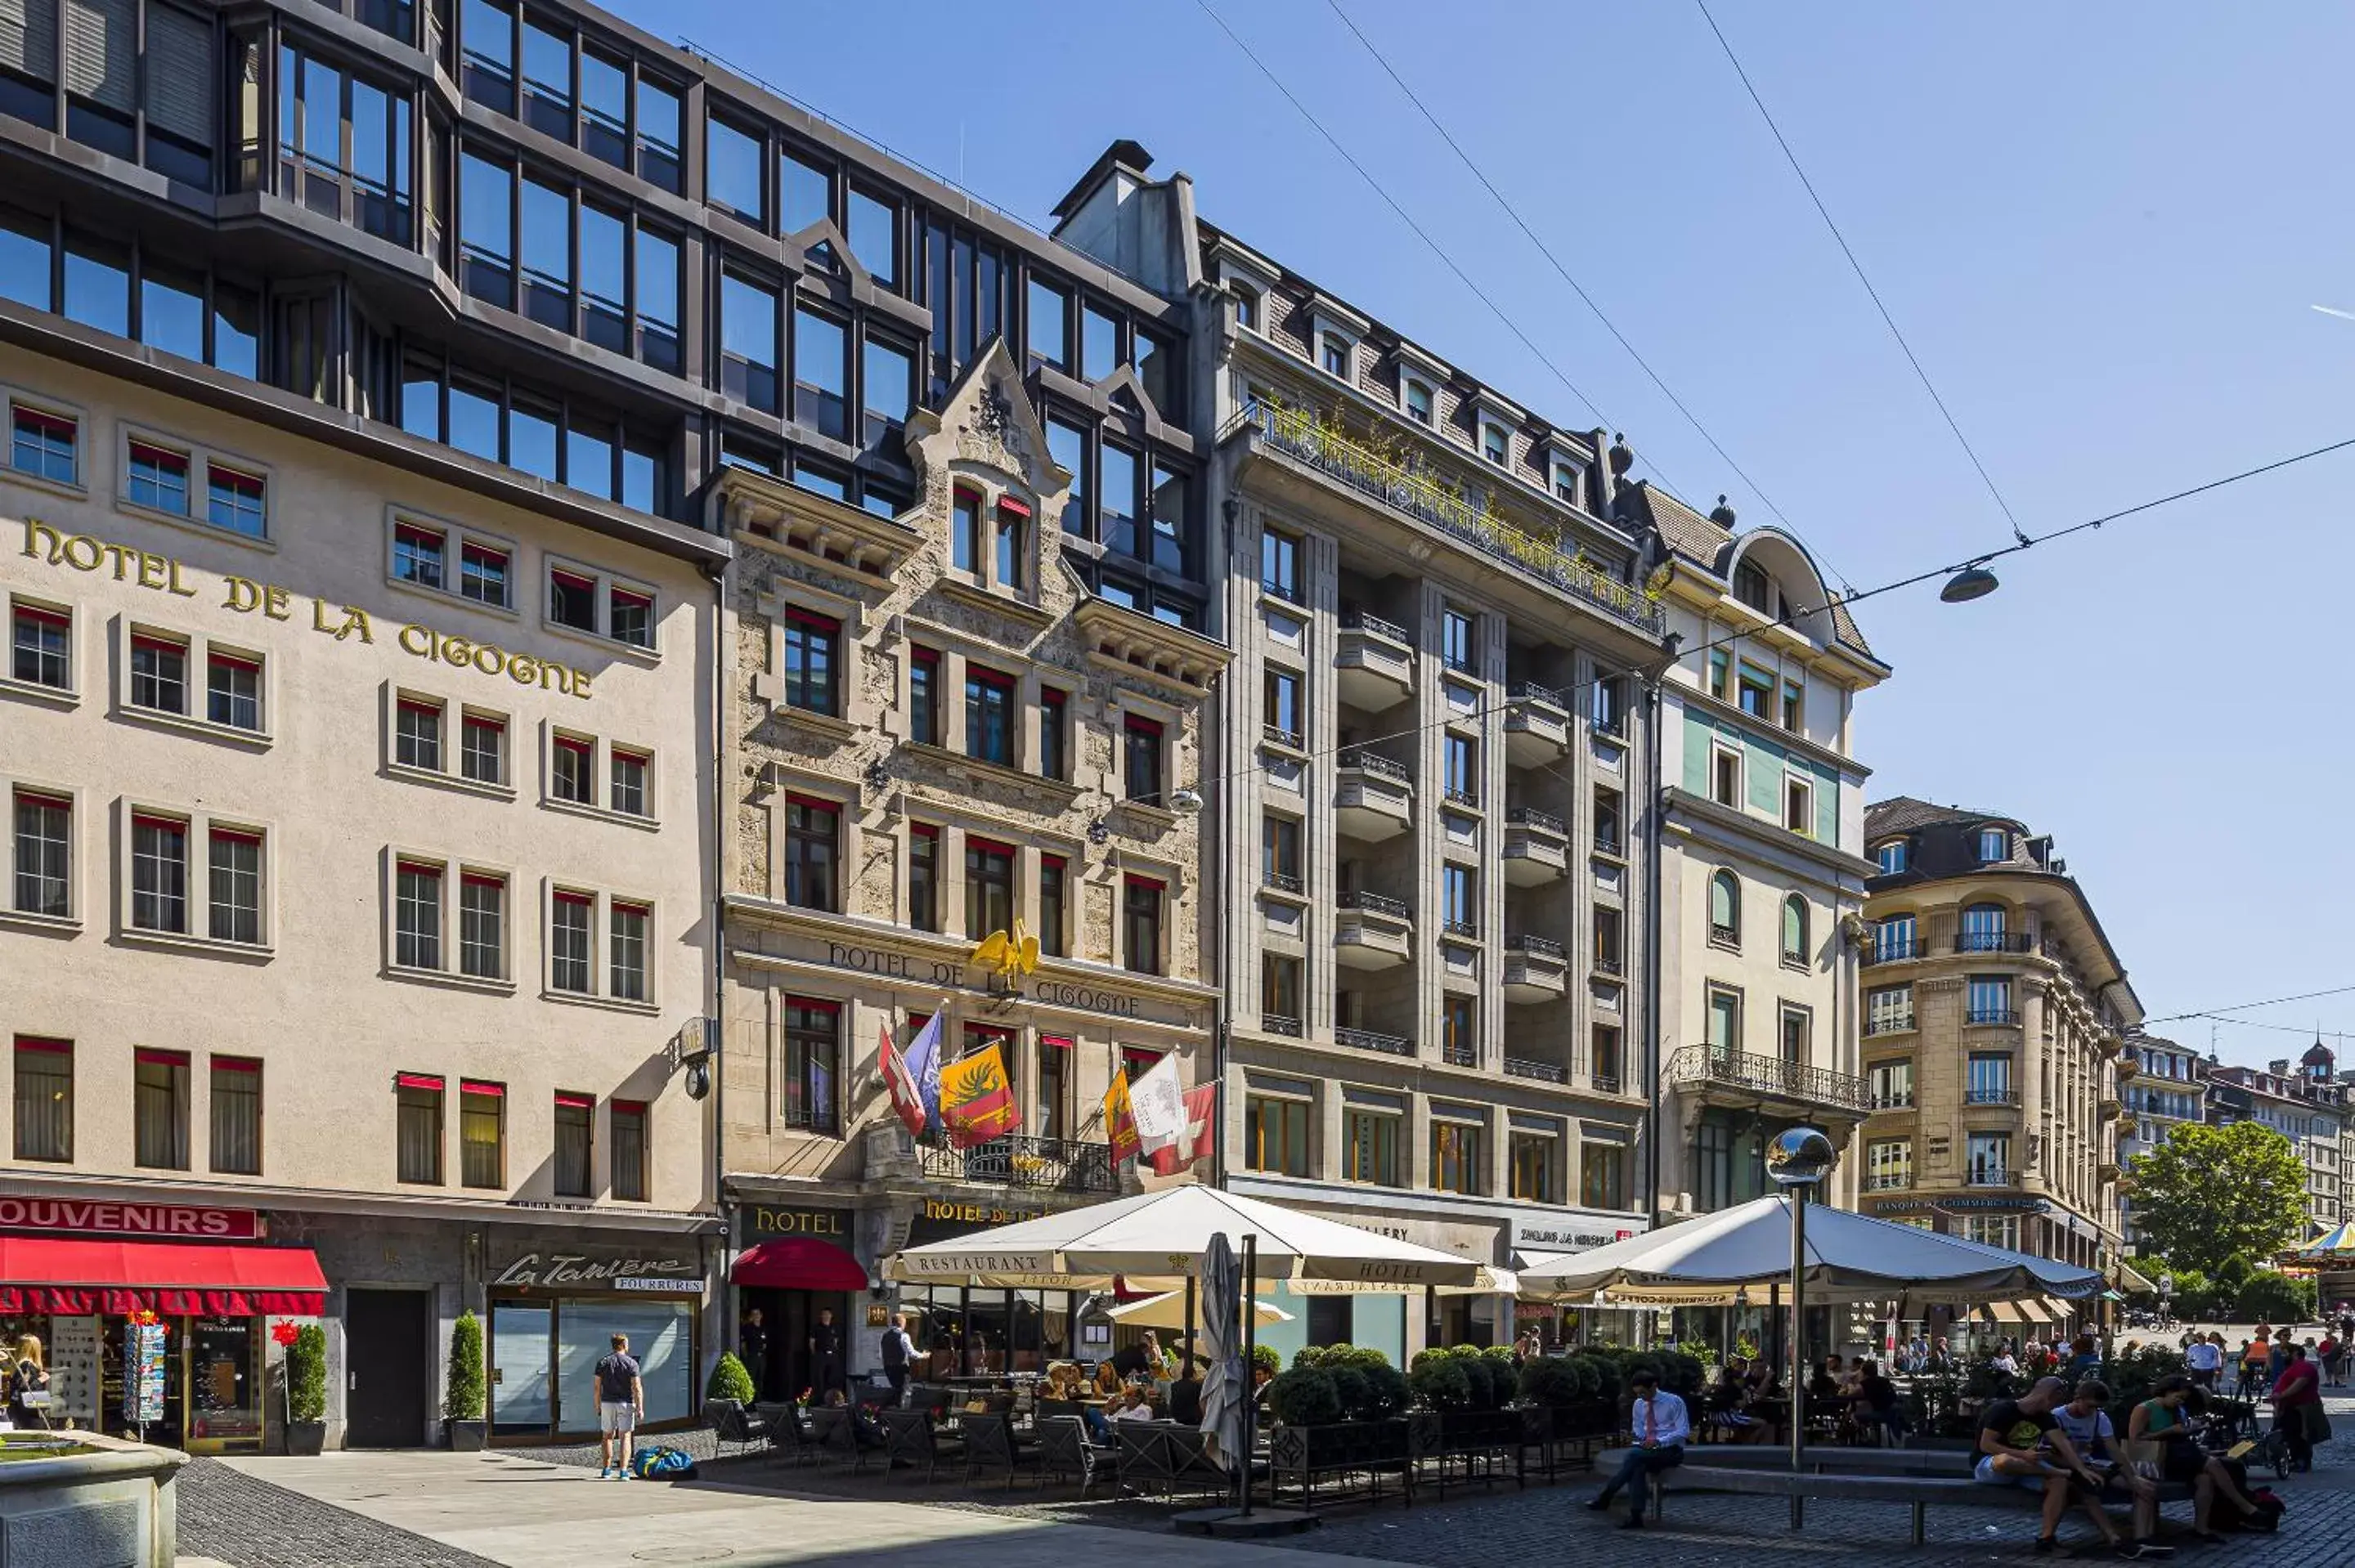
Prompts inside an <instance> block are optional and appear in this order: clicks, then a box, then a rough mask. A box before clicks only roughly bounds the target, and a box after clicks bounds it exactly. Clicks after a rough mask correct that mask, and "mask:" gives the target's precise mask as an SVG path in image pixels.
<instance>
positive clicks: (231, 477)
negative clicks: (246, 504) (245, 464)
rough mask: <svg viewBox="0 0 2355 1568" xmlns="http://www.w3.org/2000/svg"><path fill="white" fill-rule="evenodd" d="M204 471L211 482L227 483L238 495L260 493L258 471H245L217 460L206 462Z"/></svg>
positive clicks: (255, 494)
mask: <svg viewBox="0 0 2355 1568" xmlns="http://www.w3.org/2000/svg"><path fill="white" fill-rule="evenodd" d="M205 472H206V475H207V477H208V478H209V479H210V480H211V481H212V482H213V483H215V484H224V485H227V486H229V488H230V489H231V490H234V491H236V492H237V493H240V495H254V496H258V495H260V494H261V475H260V474H258V473H247V472H244V471H241V470H239V469H234V468H229V467H227V466H225V465H224V464H221V463H217V462H216V463H208V464H207V465H206V467H205Z"/></svg>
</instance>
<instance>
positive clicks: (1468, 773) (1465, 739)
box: [1442, 733, 1480, 806]
mask: <svg viewBox="0 0 2355 1568" xmlns="http://www.w3.org/2000/svg"><path fill="white" fill-rule="evenodd" d="M1442 761H1443V763H1444V768H1445V779H1446V789H1447V798H1448V799H1449V800H1453V801H1455V803H1456V804H1457V805H1459V806H1476V805H1478V804H1479V803H1480V743H1479V742H1478V741H1476V740H1474V739H1473V738H1472V737H1471V736H1466V735H1455V734H1453V733H1451V734H1449V735H1448V736H1447V737H1446V739H1445V742H1444V749H1443V752H1442Z"/></svg>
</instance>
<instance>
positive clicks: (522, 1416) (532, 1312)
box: [491, 1301, 593, 1432]
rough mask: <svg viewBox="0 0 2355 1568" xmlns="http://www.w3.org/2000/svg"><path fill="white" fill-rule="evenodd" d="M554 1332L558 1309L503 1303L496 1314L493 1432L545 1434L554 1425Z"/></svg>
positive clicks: (493, 1322)
mask: <svg viewBox="0 0 2355 1568" xmlns="http://www.w3.org/2000/svg"><path fill="white" fill-rule="evenodd" d="M555 1326H556V1309H555V1308H553V1307H549V1306H546V1305H543V1304H542V1303H539V1302H537V1301H527V1302H512V1301H510V1302H501V1303H498V1304H497V1305H496V1306H494V1307H493V1308H491V1424H492V1425H494V1426H497V1427H501V1428H509V1429H519V1430H527V1431H534V1432H544V1431H546V1430H547V1429H548V1427H549V1424H550V1422H552V1421H553V1420H554V1418H555V1412H554V1407H553V1405H552V1404H551V1403H550V1400H549V1393H550V1392H551V1391H550V1389H549V1365H548V1340H549V1332H550V1331H551V1330H553V1329H554V1328H555ZM592 1364H593V1363H592Z"/></svg>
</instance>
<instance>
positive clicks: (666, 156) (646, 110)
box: [638, 76, 685, 195]
mask: <svg viewBox="0 0 2355 1568" xmlns="http://www.w3.org/2000/svg"><path fill="white" fill-rule="evenodd" d="M680 123H681V117H680V114H679V102H678V94H677V93H676V92H673V91H672V90H670V89H668V88H666V87H664V86H662V85H660V84H659V83H656V82H653V81H649V80H648V79H646V78H645V77H644V76H641V77H639V78H638V177H639V178H641V179H644V180H648V181H651V182H652V183H653V184H655V185H660V186H662V188H663V189H665V190H666V191H669V192H671V193H673V194H674V195H676V194H677V193H678V191H679V190H680V189H681V188H682V187H683V186H684V185H685V181H684V180H683V179H682V178H681V177H680V173H679V170H680V164H681V160H680V157H679V145H680V141H679V126H680Z"/></svg>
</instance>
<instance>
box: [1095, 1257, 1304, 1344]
mask: <svg viewBox="0 0 2355 1568" xmlns="http://www.w3.org/2000/svg"><path fill="white" fill-rule="evenodd" d="M1202 1288H1203V1290H1204V1291H1205V1292H1206V1293H1207V1292H1208V1291H1209V1289H1210V1283H1209V1273H1208V1269H1207V1266H1206V1268H1205V1272H1204V1275H1203V1280H1202ZM1204 1299H1205V1300H1207V1299H1208V1296H1207V1294H1206V1295H1205V1297H1204ZM1195 1310H1196V1311H1197V1312H1198V1313H1199V1314H1200V1315H1201V1316H1203V1317H1206V1318H1207V1317H1208V1316H1209V1313H1207V1312H1205V1311H1203V1310H1202V1308H1200V1307H1199V1306H1198V1307H1197V1308H1195ZM1252 1315H1253V1317H1254V1319H1256V1321H1257V1322H1258V1324H1259V1326H1260V1327H1261V1328H1263V1329H1264V1328H1267V1327H1268V1326H1269V1325H1270V1324H1273V1323H1289V1322H1291V1321H1292V1314H1291V1313H1289V1312H1287V1311H1285V1310H1284V1308H1281V1307H1279V1306H1277V1305H1276V1304H1275V1303H1274V1302H1273V1301H1269V1300H1265V1299H1262V1300H1258V1301H1254V1302H1252ZM1107 1316H1109V1317H1111V1318H1112V1319H1114V1321H1115V1322H1121V1323H1126V1324H1128V1325H1129V1326H1130V1327H1132V1328H1137V1329H1183V1328H1185V1327H1186V1293H1185V1292H1184V1291H1182V1290H1165V1291H1163V1292H1162V1293H1161V1294H1160V1295H1158V1296H1148V1297H1146V1298H1144V1299H1143V1300H1141V1301H1124V1302H1122V1303H1121V1304H1120V1305H1119V1306H1117V1307H1114V1308H1110V1309H1109V1310H1108V1312H1107Z"/></svg>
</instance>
